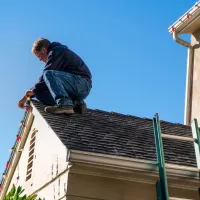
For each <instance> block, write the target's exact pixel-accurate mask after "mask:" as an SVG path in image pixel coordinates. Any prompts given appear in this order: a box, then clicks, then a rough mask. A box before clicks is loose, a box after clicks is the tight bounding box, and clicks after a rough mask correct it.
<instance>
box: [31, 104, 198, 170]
mask: <svg viewBox="0 0 200 200" xmlns="http://www.w3.org/2000/svg"><path fill="white" fill-rule="evenodd" d="M33 105H34V106H35V107H36V108H37V110H38V111H39V112H40V114H41V115H42V116H43V117H44V119H45V120H46V122H47V123H48V124H49V126H51V128H52V129H53V130H54V132H55V133H56V134H57V136H58V137H59V138H60V140H61V141H62V142H63V144H64V145H65V146H66V147H67V148H68V149H72V150H80V151H86V152H93V153H102V154H107V155H115V156H124V157H130V158H136V159H145V160H151V161H156V150H155V140H154V130H153V122H152V120H151V119H145V118H140V117H135V116H128V115H122V114H119V113H111V112H105V111H100V110H91V109H88V113H87V114H84V115H83V114H78V113H75V114H73V115H69V116H67V115H54V114H49V113H45V112H44V111H43V110H44V105H42V104H40V103H38V102H35V101H33ZM161 131H162V133H165V134H171V135H179V136H187V137H192V132H191V127H190V126H185V125H181V124H175V123H170V122H165V121H161ZM163 145H164V152H165V160H166V163H171V164H178V165H185V166H194V167H196V159H195V152H194V146H193V143H192V142H187V141H177V140H172V139H164V138H163Z"/></svg>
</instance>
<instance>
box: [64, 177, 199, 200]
mask: <svg viewBox="0 0 200 200" xmlns="http://www.w3.org/2000/svg"><path fill="white" fill-rule="evenodd" d="M155 185H156V182H151V181H149V182H148V181H144V182H142V181H141V180H140V181H139V180H138V181H137V179H136V180H134V181H130V180H122V179H117V178H116V179H115V178H108V177H101V176H95V175H84V174H77V173H69V177H68V189H67V199H68V200H155V199H157V194H156V186H155ZM169 192H170V196H171V197H178V198H184V199H193V200H197V199H199V197H198V190H195V189H194V190H192V189H185V188H180V187H178V185H177V187H175V186H173V187H169Z"/></svg>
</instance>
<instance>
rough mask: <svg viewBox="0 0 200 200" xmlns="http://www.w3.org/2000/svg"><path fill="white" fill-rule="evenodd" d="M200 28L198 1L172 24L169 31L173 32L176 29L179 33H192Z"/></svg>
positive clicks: (199, 3) (199, 6) (199, 5)
mask: <svg viewBox="0 0 200 200" xmlns="http://www.w3.org/2000/svg"><path fill="white" fill-rule="evenodd" d="M199 28H200V1H199V2H197V3H196V4H195V5H194V6H193V7H192V8H191V9H189V10H188V11H187V12H186V13H185V14H184V15H183V16H181V17H180V18H179V19H178V20H177V21H176V22H175V23H174V24H172V25H171V26H170V27H169V28H168V31H169V33H170V34H172V33H173V29H176V32H177V33H178V34H192V33H193V32H195V31H196V30H197V29H199Z"/></svg>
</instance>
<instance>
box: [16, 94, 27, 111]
mask: <svg viewBox="0 0 200 200" xmlns="http://www.w3.org/2000/svg"><path fill="white" fill-rule="evenodd" d="M25 103H26V96H24V97H23V98H22V99H20V100H19V102H18V107H19V108H21V109H23V108H24V104H25Z"/></svg>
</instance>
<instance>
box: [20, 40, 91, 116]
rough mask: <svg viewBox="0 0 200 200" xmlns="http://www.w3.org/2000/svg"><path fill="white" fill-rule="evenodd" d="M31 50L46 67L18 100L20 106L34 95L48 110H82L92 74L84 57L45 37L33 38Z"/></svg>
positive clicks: (72, 111) (83, 109)
mask: <svg viewBox="0 0 200 200" xmlns="http://www.w3.org/2000/svg"><path fill="white" fill-rule="evenodd" d="M32 53H33V54H34V55H35V56H37V57H38V59H39V60H40V61H43V62H44V63H45V68H44V70H43V74H42V76H41V77H40V78H39V81H38V82H37V83H36V84H35V86H34V87H33V88H31V89H30V90H28V91H27V92H26V93H25V95H24V97H23V98H22V99H21V100H20V101H19V103H18V106H19V108H22V109H23V108H24V105H25V103H26V99H27V98H28V97H30V98H34V97H35V98H36V99H37V100H38V101H40V102H41V103H43V104H45V105H46V107H45V109H44V110H45V111H46V112H48V113H57V114H62V113H66V114H72V113H74V112H76V111H77V112H81V113H85V112H86V111H87V108H86V104H85V102H84V99H85V98H86V97H87V96H88V95H89V93H90V90H91V88H92V75H91V72H90V70H89V69H88V67H87V66H86V64H85V63H84V61H83V60H82V59H81V58H80V57H79V56H78V55H77V54H75V53H74V52H73V51H72V50H70V49H69V48H68V47H67V46H65V45H62V44H61V43H58V42H50V41H49V40H47V39H45V38H40V39H38V40H36V41H35V42H34V44H33V47H32Z"/></svg>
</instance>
